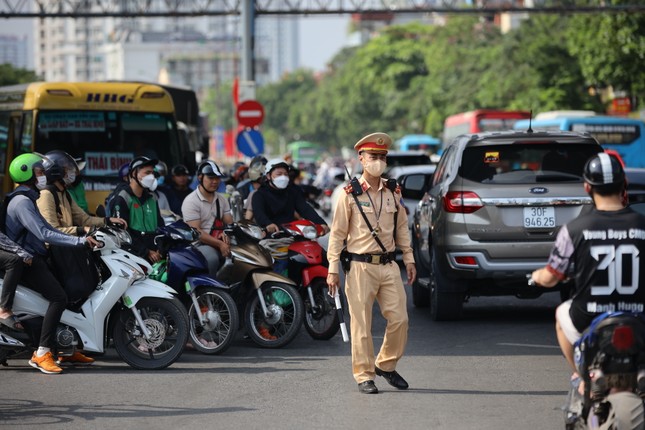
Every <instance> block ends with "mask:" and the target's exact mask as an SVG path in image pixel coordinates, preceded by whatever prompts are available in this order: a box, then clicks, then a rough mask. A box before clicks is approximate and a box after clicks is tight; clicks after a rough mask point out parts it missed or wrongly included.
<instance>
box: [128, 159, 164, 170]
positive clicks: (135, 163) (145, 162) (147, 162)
mask: <svg viewBox="0 0 645 430" xmlns="http://www.w3.org/2000/svg"><path fill="white" fill-rule="evenodd" d="M158 162H159V160H155V159H154V158H148V157H145V156H141V157H135V159H134V160H132V161H130V165H129V166H128V171H129V173H130V174H132V172H134V170H135V169H138V168H139V167H143V166H152V167H154V166H156V165H157V163H158Z"/></svg>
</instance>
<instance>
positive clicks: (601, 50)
mask: <svg viewBox="0 0 645 430" xmlns="http://www.w3.org/2000/svg"><path fill="white" fill-rule="evenodd" d="M611 3H612V4H614V5H618V4H626V3H631V2H626V1H623V0H611ZM567 35H568V41H569V43H568V48H569V51H570V52H571V53H572V54H573V55H574V56H575V57H576V58H577V60H578V62H579V64H580V67H581V70H582V74H583V75H584V77H585V78H586V80H587V82H588V84H590V85H594V86H598V87H607V86H612V87H613V88H614V89H617V90H624V91H627V92H629V93H630V94H631V95H632V96H633V97H637V98H638V99H640V100H642V99H643V97H645V73H643V64H645V14H642V13H612V14H594V15H591V14H580V15H576V16H574V17H573V18H572V19H571V22H570V25H569V30H568V33H567Z"/></svg>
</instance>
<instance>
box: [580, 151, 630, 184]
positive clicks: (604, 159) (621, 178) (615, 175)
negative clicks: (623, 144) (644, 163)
mask: <svg viewBox="0 0 645 430" xmlns="http://www.w3.org/2000/svg"><path fill="white" fill-rule="evenodd" d="M582 176H583V178H584V179H585V181H586V182H587V183H589V185H592V186H602V185H615V184H621V183H623V182H625V171H624V170H623V166H622V165H621V164H620V161H618V159H617V158H616V157H614V156H612V155H609V154H606V153H604V152H601V153H598V154H596V155H594V156H593V157H591V158H590V159H589V161H587V164H585V168H584V171H583V173H582Z"/></svg>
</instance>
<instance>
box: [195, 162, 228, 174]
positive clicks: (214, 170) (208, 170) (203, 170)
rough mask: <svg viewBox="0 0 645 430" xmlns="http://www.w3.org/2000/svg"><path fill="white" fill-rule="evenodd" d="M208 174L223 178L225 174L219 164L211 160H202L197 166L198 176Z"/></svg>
mask: <svg viewBox="0 0 645 430" xmlns="http://www.w3.org/2000/svg"><path fill="white" fill-rule="evenodd" d="M199 175H206V176H210V177H213V176H216V177H218V178H221V177H223V176H224V174H223V173H222V171H221V170H220V168H219V166H218V165H217V164H216V163H215V162H214V161H211V160H206V161H202V162H201V163H200V164H199V166H198V167H197V176H199Z"/></svg>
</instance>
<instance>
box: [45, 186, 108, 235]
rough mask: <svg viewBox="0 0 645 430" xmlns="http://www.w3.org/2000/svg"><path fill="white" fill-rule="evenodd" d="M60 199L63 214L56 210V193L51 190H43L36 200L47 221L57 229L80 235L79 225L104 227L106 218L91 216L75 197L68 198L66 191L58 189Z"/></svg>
mask: <svg viewBox="0 0 645 430" xmlns="http://www.w3.org/2000/svg"><path fill="white" fill-rule="evenodd" d="M56 193H57V194H58V201H59V202H60V210H61V216H59V215H58V212H57V211H56V202H55V200H54V195H53V194H52V193H51V191H49V190H42V191H41V192H40V197H38V200H37V201H36V205H37V206H38V210H39V211H40V213H41V215H42V216H43V218H45V221H47V222H48V223H49V224H51V226H52V227H54V228H55V229H57V230H60V231H62V232H63V233H67V234H71V235H74V236H78V234H77V227H86V226H87V227H102V226H104V225H105V219H104V218H101V217H96V216H89V215H88V214H87V213H86V212H85V211H84V210H83V209H81V208H80V206H78V204H77V203H76V202H75V201H74V199H69V200H71V204H70V201H69V200H68V199H67V196H66V195H65V191H56Z"/></svg>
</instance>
